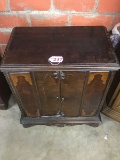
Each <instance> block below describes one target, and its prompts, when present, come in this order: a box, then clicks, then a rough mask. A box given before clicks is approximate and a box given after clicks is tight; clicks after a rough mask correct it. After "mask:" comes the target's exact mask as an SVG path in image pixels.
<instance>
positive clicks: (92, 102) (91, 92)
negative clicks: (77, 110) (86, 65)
mask: <svg viewBox="0 0 120 160" xmlns="http://www.w3.org/2000/svg"><path fill="white" fill-rule="evenodd" d="M108 75H109V73H108V72H90V73H89V75H88V81H87V85H86V88H85V91H84V96H83V100H82V113H81V116H95V114H96V111H97V109H98V107H99V104H100V100H101V98H102V95H103V92H104V89H105V86H106V81H107V79H108Z"/></svg>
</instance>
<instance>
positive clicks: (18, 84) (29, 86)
mask: <svg viewBox="0 0 120 160" xmlns="http://www.w3.org/2000/svg"><path fill="white" fill-rule="evenodd" d="M9 76H10V78H11V80H12V83H13V86H14V88H15V90H16V92H17V94H18V96H19V99H20V101H21V103H22V107H23V110H24V112H25V114H26V116H28V117H38V116H40V110H39V104H38V103H37V102H38V101H37V97H36V94H35V89H34V86H33V82H32V79H31V76H30V74H29V73H18V74H17V73H14V74H12V73H10V75H9Z"/></svg>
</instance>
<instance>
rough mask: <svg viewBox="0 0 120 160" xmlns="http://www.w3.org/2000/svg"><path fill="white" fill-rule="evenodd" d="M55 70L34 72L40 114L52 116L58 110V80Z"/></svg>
mask: <svg viewBox="0 0 120 160" xmlns="http://www.w3.org/2000/svg"><path fill="white" fill-rule="evenodd" d="M54 73H55V72H35V73H34V76H35V81H36V85H37V89H38V94H39V98H40V102H41V108H42V111H41V112H42V116H54V115H56V114H57V112H58V111H59V110H60V105H61V104H60V84H59V83H60V82H59V79H58V78H57V79H55V75H54Z"/></svg>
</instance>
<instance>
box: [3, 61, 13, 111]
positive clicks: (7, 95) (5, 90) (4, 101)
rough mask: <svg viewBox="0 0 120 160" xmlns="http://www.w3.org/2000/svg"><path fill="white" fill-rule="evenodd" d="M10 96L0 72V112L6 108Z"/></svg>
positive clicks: (7, 86)
mask: <svg viewBox="0 0 120 160" xmlns="http://www.w3.org/2000/svg"><path fill="white" fill-rule="evenodd" d="M0 63H1V58H0ZM10 96H11V90H10V88H9V85H8V84H7V81H6V79H5V77H4V74H3V73H2V72H0V110H5V109H7V108H8V102H9V99H10Z"/></svg>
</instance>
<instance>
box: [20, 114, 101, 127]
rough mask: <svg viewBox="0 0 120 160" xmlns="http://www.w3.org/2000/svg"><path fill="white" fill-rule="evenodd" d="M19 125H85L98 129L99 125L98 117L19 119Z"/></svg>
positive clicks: (99, 118)
mask: <svg viewBox="0 0 120 160" xmlns="http://www.w3.org/2000/svg"><path fill="white" fill-rule="evenodd" d="M20 122H21V124H22V125H23V127H25V128H27V127H31V126H34V125H48V126H51V125H56V126H58V127H64V126H65V125H81V124H87V125H90V126H93V127H98V126H99V124H100V123H101V117H100V115H99V116H98V117H97V116H96V117H72V118H70V117H60V118H56V117H55V118H54V117H48V118H47V119H46V118H45V117H38V118H31V117H21V121H20Z"/></svg>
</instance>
